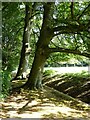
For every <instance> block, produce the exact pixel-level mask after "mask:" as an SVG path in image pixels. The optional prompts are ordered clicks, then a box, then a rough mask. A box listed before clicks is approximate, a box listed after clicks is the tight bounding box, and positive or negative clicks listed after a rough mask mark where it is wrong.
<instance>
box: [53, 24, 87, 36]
mask: <svg viewBox="0 0 90 120" xmlns="http://www.w3.org/2000/svg"><path fill="white" fill-rule="evenodd" d="M86 29H87V28H86V26H85V25H68V26H58V27H54V28H53V32H54V33H55V35H57V33H58V32H59V33H79V32H82V31H86Z"/></svg>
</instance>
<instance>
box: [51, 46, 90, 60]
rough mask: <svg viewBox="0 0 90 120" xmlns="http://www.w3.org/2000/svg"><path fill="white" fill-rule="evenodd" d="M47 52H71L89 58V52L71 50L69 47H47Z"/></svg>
mask: <svg viewBox="0 0 90 120" xmlns="http://www.w3.org/2000/svg"><path fill="white" fill-rule="evenodd" d="M49 52H50V53H53V52H63V53H72V54H75V55H81V56H85V57H88V58H90V53H87V52H81V51H78V50H71V49H67V48H49Z"/></svg>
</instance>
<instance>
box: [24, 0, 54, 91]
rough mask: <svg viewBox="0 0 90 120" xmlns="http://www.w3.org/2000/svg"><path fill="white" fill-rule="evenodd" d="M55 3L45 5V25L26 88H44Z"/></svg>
mask: <svg viewBox="0 0 90 120" xmlns="http://www.w3.org/2000/svg"><path fill="white" fill-rule="evenodd" d="M52 12H53V3H50V2H48V3H47V4H45V5H44V15H43V24H42V28H41V31H40V37H39V40H38V42H37V44H36V52H35V57H34V61H33V64H32V68H31V71H30V74H29V78H28V81H27V82H26V84H25V85H24V87H26V88H27V87H29V89H34V88H41V87H42V68H43V66H44V64H45V61H46V59H47V58H48V56H49V48H48V44H49V42H50V40H51V39H52V38H53V29H52V28H51V27H52V25H51V22H52Z"/></svg>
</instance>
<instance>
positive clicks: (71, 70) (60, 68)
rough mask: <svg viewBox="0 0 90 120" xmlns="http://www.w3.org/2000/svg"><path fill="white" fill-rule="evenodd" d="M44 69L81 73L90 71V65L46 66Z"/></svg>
mask: <svg viewBox="0 0 90 120" xmlns="http://www.w3.org/2000/svg"><path fill="white" fill-rule="evenodd" d="M44 70H54V71H56V72H58V73H80V72H82V71H86V72H88V71H89V68H88V67H45V68H44Z"/></svg>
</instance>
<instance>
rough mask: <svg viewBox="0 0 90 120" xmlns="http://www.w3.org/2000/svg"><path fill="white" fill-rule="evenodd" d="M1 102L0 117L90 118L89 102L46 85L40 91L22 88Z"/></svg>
mask: <svg viewBox="0 0 90 120" xmlns="http://www.w3.org/2000/svg"><path fill="white" fill-rule="evenodd" d="M0 104H1V105H2V109H1V111H0V118H40V119H43V120H44V119H47V118H49V119H50V118H51V119H50V120H55V118H59V120H60V118H63V120H65V119H67V120H78V119H79V118H80V120H90V116H89V115H90V106H89V105H88V104H85V103H83V102H81V101H78V100H76V99H74V98H72V97H70V96H67V95H65V94H63V93H60V92H58V91H56V90H54V89H51V88H49V87H46V86H45V87H44V88H43V90H38V91H28V90H26V91H25V90H21V93H20V94H17V93H16V94H15V93H14V94H13V95H11V96H9V97H8V98H7V99H6V100H5V101H1V102H0Z"/></svg>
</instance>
